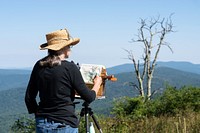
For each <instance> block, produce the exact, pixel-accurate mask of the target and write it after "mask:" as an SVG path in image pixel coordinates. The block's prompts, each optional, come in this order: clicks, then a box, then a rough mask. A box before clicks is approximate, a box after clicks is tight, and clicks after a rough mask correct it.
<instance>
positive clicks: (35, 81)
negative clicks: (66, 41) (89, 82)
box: [25, 61, 96, 127]
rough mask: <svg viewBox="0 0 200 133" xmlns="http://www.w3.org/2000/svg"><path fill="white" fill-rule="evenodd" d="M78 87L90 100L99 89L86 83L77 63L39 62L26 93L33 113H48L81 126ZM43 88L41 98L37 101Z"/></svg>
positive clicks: (74, 125)
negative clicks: (40, 63)
mask: <svg viewBox="0 0 200 133" xmlns="http://www.w3.org/2000/svg"><path fill="white" fill-rule="evenodd" d="M75 91H76V92H77V93H78V94H79V95H80V96H81V98H82V99H84V100H85V101H86V102H88V103H90V102H92V101H93V100H95V97H96V93H95V91H93V90H90V89H88V88H87V87H86V85H85V83H84V81H83V78H82V76H81V73H80V71H79V69H78V68H77V66H76V65H75V64H74V63H71V62H68V61H62V62H61V65H57V66H54V67H42V66H40V65H39V61H38V62H37V63H36V64H35V66H34V68H33V70H32V73H31V77H30V80H29V84H28V87H27V90H26V94H25V103H26V106H27V109H28V112H29V113H36V117H40V116H41V117H46V118H49V119H51V120H53V121H55V122H61V123H65V124H68V125H70V126H72V127H77V126H78V125H77V124H78V119H77V116H76V114H75V106H74V104H73V101H74V98H75ZM38 92H39V97H40V102H39V104H38V103H37V101H36V97H37V94H38Z"/></svg>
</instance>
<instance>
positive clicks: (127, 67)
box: [107, 61, 200, 74]
mask: <svg viewBox="0 0 200 133" xmlns="http://www.w3.org/2000/svg"><path fill="white" fill-rule="evenodd" d="M141 67H142V66H141ZM156 67H169V68H173V69H177V70H181V71H185V72H191V73H196V74H200V64H193V63H190V62H175V61H169V62H161V61H160V62H157V64H156ZM134 70H135V69H134V66H133V64H132V63H128V64H122V65H118V66H114V67H110V68H107V71H108V73H110V74H117V73H122V72H134Z"/></svg>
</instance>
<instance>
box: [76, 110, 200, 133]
mask: <svg viewBox="0 0 200 133" xmlns="http://www.w3.org/2000/svg"><path fill="white" fill-rule="evenodd" d="M98 121H99V123H100V126H101V129H102V130H103V133H200V113H196V112H187V113H184V114H179V115H176V116H160V117H149V118H147V117H146V118H143V119H138V120H133V119H130V118H124V117H121V118H112V117H99V118H98ZM83 128H84V127H83V124H82V127H80V128H79V129H80V133H84V130H82V131H81V129H83ZM95 130H96V132H97V133H98V130H97V129H96V128H95Z"/></svg>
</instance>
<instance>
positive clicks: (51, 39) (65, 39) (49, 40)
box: [47, 38, 70, 42]
mask: <svg viewBox="0 0 200 133" xmlns="http://www.w3.org/2000/svg"><path fill="white" fill-rule="evenodd" d="M54 40H55V41H57V40H67V41H69V40H70V38H66V39H65V38H52V39H50V40H48V41H47V42H51V41H54Z"/></svg>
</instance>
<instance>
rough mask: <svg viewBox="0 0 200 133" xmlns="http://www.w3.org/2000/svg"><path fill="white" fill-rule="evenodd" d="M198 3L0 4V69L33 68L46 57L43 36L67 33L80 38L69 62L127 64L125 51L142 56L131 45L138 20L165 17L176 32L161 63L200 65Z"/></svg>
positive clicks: (21, 0)
mask: <svg viewBox="0 0 200 133" xmlns="http://www.w3.org/2000/svg"><path fill="white" fill-rule="evenodd" d="M199 7H200V0H165V1H164V0H151V1H150V0H73V1H72V0H71V1H67V0H57V1H56V0H32V1H29V0H18V1H16V0H2V1H1V4H0V17H1V21H0V27H1V34H0V39H1V44H0V46H1V48H0V60H1V63H0V68H24V67H32V66H33V65H34V63H35V62H36V61H37V60H38V59H40V58H42V57H43V56H45V55H46V52H47V51H41V50H39V45H40V44H42V43H44V42H46V40H45V34H46V33H49V32H52V31H55V30H58V29H62V28H67V29H68V31H69V32H70V34H71V36H73V37H78V38H80V40H81V41H80V43H79V44H78V45H76V46H75V47H73V49H72V54H71V57H70V58H69V60H74V62H79V63H87V64H101V65H105V66H106V67H111V66H115V65H119V64H124V63H131V61H130V60H128V59H125V58H127V53H126V52H125V51H124V50H123V49H129V50H133V51H134V52H135V53H136V56H137V57H138V59H139V58H140V56H141V52H140V51H139V50H138V47H135V45H134V44H133V43H130V42H129V41H130V40H131V39H132V38H134V37H135V34H137V29H138V28H139V26H140V25H139V23H138V22H139V20H140V18H144V19H145V18H147V19H148V18H151V17H157V16H158V15H160V17H168V16H169V15H170V14H171V13H174V15H173V17H172V20H173V24H174V26H175V27H174V29H175V30H176V31H177V32H175V33H171V34H169V35H168V37H167V39H166V41H168V42H169V43H170V44H171V48H172V49H173V51H174V53H171V51H170V50H169V49H168V48H167V47H163V48H162V49H161V51H160V55H159V58H158V60H159V61H188V62H191V63H195V64H200V59H199V58H200V54H199V49H200V43H199V38H200V8H199Z"/></svg>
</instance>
